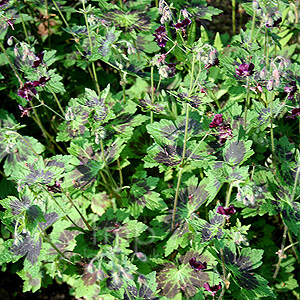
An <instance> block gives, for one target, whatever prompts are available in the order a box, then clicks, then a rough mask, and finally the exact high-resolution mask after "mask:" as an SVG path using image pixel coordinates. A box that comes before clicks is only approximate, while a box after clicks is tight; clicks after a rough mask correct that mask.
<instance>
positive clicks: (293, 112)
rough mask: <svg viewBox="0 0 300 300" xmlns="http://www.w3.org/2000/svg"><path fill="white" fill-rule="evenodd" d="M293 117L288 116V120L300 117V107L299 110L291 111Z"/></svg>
mask: <svg viewBox="0 0 300 300" xmlns="http://www.w3.org/2000/svg"><path fill="white" fill-rule="evenodd" d="M291 114H292V115H291V116H287V118H289V119H295V117H297V116H300V107H297V108H294V109H293V110H292V111H291Z"/></svg>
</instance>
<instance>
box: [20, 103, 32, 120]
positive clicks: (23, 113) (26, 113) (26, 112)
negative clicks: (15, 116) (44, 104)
mask: <svg viewBox="0 0 300 300" xmlns="http://www.w3.org/2000/svg"><path fill="white" fill-rule="evenodd" d="M18 107H19V109H20V111H21V118H23V117H24V116H26V117H29V109H31V108H24V107H23V106H21V105H20V104H19V105H18Z"/></svg>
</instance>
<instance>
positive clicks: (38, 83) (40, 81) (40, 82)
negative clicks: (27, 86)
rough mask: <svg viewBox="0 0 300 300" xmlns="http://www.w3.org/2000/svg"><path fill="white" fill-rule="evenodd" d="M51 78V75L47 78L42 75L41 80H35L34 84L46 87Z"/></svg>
mask: <svg viewBox="0 0 300 300" xmlns="http://www.w3.org/2000/svg"><path fill="white" fill-rule="evenodd" d="M50 79H51V78H50V77H48V78H46V77H45V76H42V77H41V78H40V79H39V80H35V81H33V85H34V86H41V87H44V86H45V85H46V83H47V82H48V81H49V80H50Z"/></svg>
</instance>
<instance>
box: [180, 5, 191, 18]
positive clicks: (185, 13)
mask: <svg viewBox="0 0 300 300" xmlns="http://www.w3.org/2000/svg"><path fill="white" fill-rule="evenodd" d="M181 14H182V16H183V17H184V18H185V19H188V17H189V16H190V15H191V14H190V13H189V12H188V11H187V10H186V8H184V9H182V10H181Z"/></svg>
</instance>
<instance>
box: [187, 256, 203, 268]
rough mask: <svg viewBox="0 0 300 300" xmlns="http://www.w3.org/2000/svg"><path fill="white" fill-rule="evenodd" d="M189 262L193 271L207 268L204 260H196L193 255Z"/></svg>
mask: <svg viewBox="0 0 300 300" xmlns="http://www.w3.org/2000/svg"><path fill="white" fill-rule="evenodd" d="M189 264H190V266H191V267H192V268H193V269H194V270H195V271H202V270H205V269H207V263H206V261H205V262H203V263H202V262H201V261H196V258H195V257H193V258H191V259H190V260H189Z"/></svg>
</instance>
